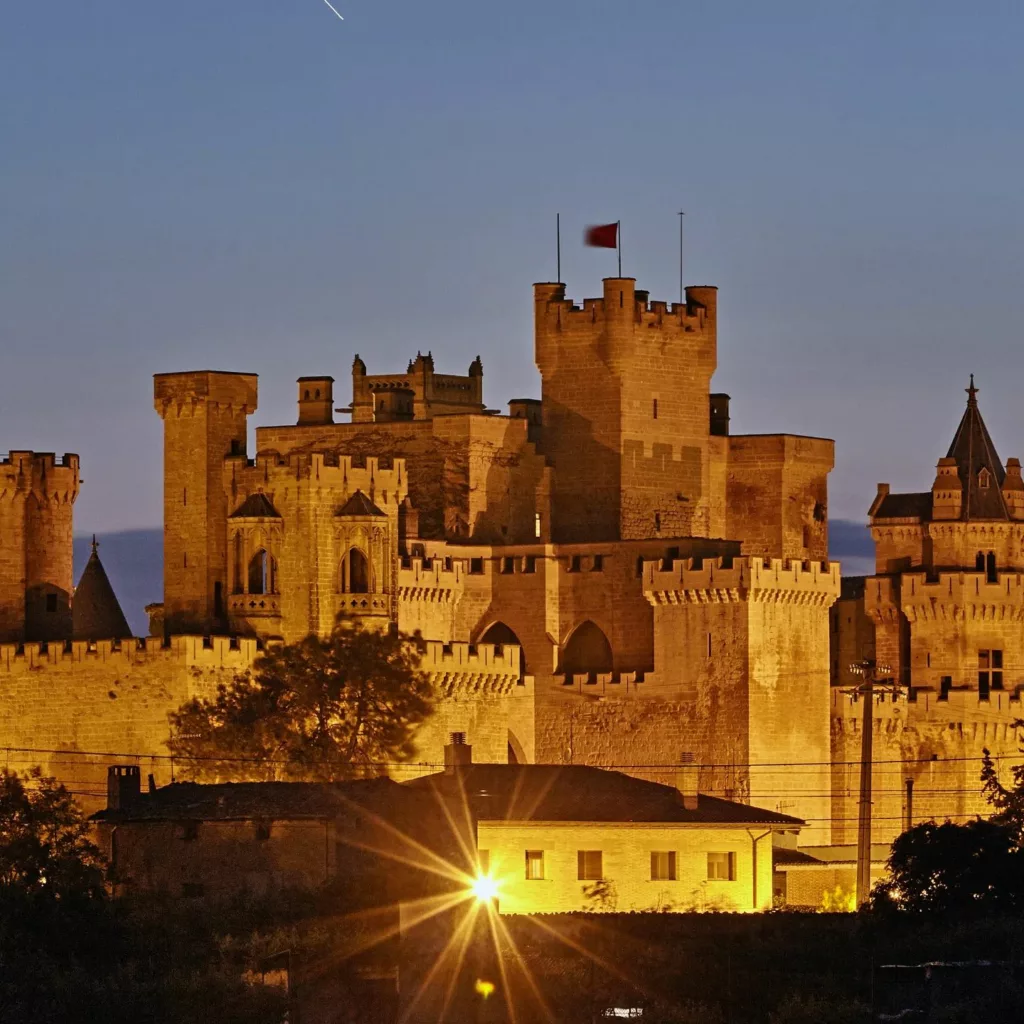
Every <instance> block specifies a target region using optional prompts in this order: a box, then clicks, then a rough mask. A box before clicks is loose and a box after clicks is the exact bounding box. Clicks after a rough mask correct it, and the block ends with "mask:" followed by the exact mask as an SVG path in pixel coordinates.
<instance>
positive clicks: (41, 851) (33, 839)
mask: <svg viewBox="0 0 1024 1024" xmlns="http://www.w3.org/2000/svg"><path fill="white" fill-rule="evenodd" d="M0 889H2V890H4V891H5V892H6V893H13V894H17V895H19V896H21V895H25V896H41V897H52V898H54V899H68V898H73V897H90V898H91V897H98V896H100V895H102V894H103V862H102V858H101V857H100V851H99V850H98V849H97V847H96V846H94V845H93V843H91V842H90V841H89V823H88V822H87V821H86V820H85V818H84V817H83V815H82V812H81V809H80V808H79V807H78V804H77V803H75V800H74V798H73V797H72V795H71V794H70V793H69V792H68V791H67V789H65V787H64V786H63V785H60V784H58V783H57V782H56V780H55V779H51V778H46V777H44V776H43V773H42V771H41V769H39V768H33V769H32V770H31V771H30V772H27V773H25V774H24V775H18V774H16V773H14V772H11V771H8V770H7V769H6V768H4V769H2V770H0Z"/></svg>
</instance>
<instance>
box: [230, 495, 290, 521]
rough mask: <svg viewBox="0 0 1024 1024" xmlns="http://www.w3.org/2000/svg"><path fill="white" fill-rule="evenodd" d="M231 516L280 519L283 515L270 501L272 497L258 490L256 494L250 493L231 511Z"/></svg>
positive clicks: (236, 517)
mask: <svg viewBox="0 0 1024 1024" xmlns="http://www.w3.org/2000/svg"><path fill="white" fill-rule="evenodd" d="M231 518H232V519H280V518H281V515H280V513H279V512H278V511H277V509H276V508H274V506H273V505H272V504H271V503H270V499H269V498H268V497H267V496H266V495H265V494H263V493H262V491H257V492H256V493H255V494H250V495H249V497H248V498H246V499H245V501H243V502H242V504H241V505H239V506H238V508H236V509H235V511H234V512H232V513H231Z"/></svg>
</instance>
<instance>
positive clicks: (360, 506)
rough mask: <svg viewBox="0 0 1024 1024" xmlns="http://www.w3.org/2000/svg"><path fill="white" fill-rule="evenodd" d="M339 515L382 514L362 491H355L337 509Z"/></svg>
mask: <svg viewBox="0 0 1024 1024" xmlns="http://www.w3.org/2000/svg"><path fill="white" fill-rule="evenodd" d="M338 515H339V516H382V515H384V513H383V512H381V510H380V509H379V508H377V506H376V505H374V503H373V502H372V501H370V499H369V498H368V497H367V496H366V495H365V494H363V492H362V491H356V493H355V494H353V495H352V497H351V498H349V499H348V501H346V502H345V504H344V505H342V506H341V508H340V509H339V510H338Z"/></svg>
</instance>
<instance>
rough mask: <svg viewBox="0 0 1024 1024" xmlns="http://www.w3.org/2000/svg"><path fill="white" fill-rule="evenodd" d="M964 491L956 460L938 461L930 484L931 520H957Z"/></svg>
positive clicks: (961, 507)
mask: <svg viewBox="0 0 1024 1024" xmlns="http://www.w3.org/2000/svg"><path fill="white" fill-rule="evenodd" d="M963 497H964V489H963V485H962V484H961V483H960V474H959V472H958V471H957V464H956V459H954V458H952V457H951V456H947V457H946V458H942V459H939V462H938V465H937V466H936V467H935V482H934V483H933V484H932V518H933V519H959V518H960V513H961V512H962V510H963Z"/></svg>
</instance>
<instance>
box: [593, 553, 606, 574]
mask: <svg viewBox="0 0 1024 1024" xmlns="http://www.w3.org/2000/svg"><path fill="white" fill-rule="evenodd" d="M590 571H591V572H604V555H594V560H593V562H591V563H590Z"/></svg>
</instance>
